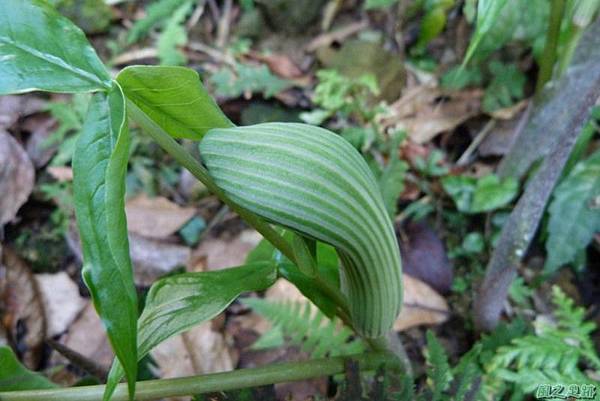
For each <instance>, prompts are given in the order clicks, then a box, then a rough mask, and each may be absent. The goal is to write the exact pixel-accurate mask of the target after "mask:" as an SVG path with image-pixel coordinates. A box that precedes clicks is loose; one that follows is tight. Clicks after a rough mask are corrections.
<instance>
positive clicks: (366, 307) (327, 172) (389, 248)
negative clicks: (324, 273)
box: [200, 123, 402, 337]
mask: <svg viewBox="0 0 600 401" xmlns="http://www.w3.org/2000/svg"><path fill="white" fill-rule="evenodd" d="M200 153H201V156H202V158H203V160H204V162H205V163H206V165H207V168H208V171H209V174H210V175H211V176H212V178H213V179H214V180H215V181H216V183H217V185H218V186H219V187H220V188H222V189H223V190H224V191H225V192H226V193H227V195H228V196H230V197H231V199H233V200H234V201H235V202H236V203H238V204H240V205H241V206H243V207H245V208H246V209H248V210H250V211H252V212H254V213H256V214H258V215H259V216H261V217H263V218H265V219H267V220H268V221H271V222H274V223H277V224H280V225H282V226H285V227H288V228H291V229H292V230H294V231H296V232H297V233H300V234H302V235H304V236H306V237H309V238H313V239H316V240H319V241H323V242H325V243H328V244H330V245H332V246H334V247H335V248H336V251H337V253H338V255H339V256H340V259H341V260H342V280H341V281H342V292H343V293H344V294H345V295H346V296H347V298H348V301H349V305H350V315H351V318H352V321H353V322H354V324H355V327H356V329H357V330H358V331H359V332H360V333H361V334H363V335H365V336H368V337H378V336H380V335H382V334H384V333H386V332H387V331H388V330H389V329H390V328H391V327H392V325H393V323H394V321H395V319H396V316H397V315H398V313H399V311H400V307H401V304H402V272H401V270H402V269H401V264H400V253H399V250H398V243H397V241H396V235H395V233H394V229H393V227H392V223H391V221H390V219H389V216H388V215H387V211H386V209H385V206H384V203H383V199H382V197H381V192H380V190H379V187H378V185H377V182H376V181H375V178H374V177H373V175H372V173H371V171H370V169H369V167H368V165H367V164H366V162H365V161H364V159H363V158H362V157H361V156H360V154H359V153H358V152H357V151H356V149H354V148H353V147H352V145H350V144H349V143H348V142H346V141H345V140H344V139H343V138H341V137H340V136H339V135H336V134H334V133H333V132H330V131H327V130H325V129H323V128H319V127H314V126H309V125H304V124H294V123H287V124H285V123H267V124H258V125H253V126H247V127H239V128H228V129H213V130H211V131H209V132H208V133H207V134H206V136H205V137H204V139H203V140H202V142H201V143H200Z"/></svg>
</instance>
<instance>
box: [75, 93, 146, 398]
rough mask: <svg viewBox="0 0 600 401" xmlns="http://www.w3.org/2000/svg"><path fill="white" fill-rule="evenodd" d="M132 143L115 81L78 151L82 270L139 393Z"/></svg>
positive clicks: (96, 105) (93, 112) (93, 106)
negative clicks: (128, 198) (127, 204)
mask: <svg viewBox="0 0 600 401" xmlns="http://www.w3.org/2000/svg"><path fill="white" fill-rule="evenodd" d="M129 144H130V137H129V131H128V129H127V125H126V109H125V99H124V97H123V93H122V91H121V89H120V87H119V86H118V85H115V86H114V87H113V89H112V90H111V92H109V93H108V94H104V93H98V94H96V95H94V97H93V98H92V101H91V103H90V108H89V110H88V115H87V117H86V121H85V123H84V127H83V130H82V133H81V136H80V138H79V141H78V142H77V147H76V151H75V155H74V157H73V171H74V185H73V188H74V197H75V212H76V216H77V224H78V227H79V232H80V234H81V245H82V250H83V255H84V266H83V269H82V275H83V278H84V281H85V283H86V285H87V287H88V288H89V289H90V293H91V295H92V300H93V302H94V306H95V308H96V310H97V311H98V314H99V315H100V317H101V319H102V322H103V324H104V326H105V328H106V330H107V334H108V338H109V340H110V343H111V345H112V347H113V349H114V351H115V354H116V355H117V357H118V358H119V360H120V361H122V363H123V364H124V366H125V371H126V373H127V379H128V384H129V391H130V395H132V396H133V392H134V390H135V380H136V376H137V357H136V350H137V345H136V339H137V335H136V332H137V330H136V327H137V326H136V321H137V294H136V290H135V285H134V282H133V272H132V267H131V260H130V258H129V243H128V239H127V222H126V219H125V208H124V197H125V174H126V172H127V159H128V154H129ZM104 241H106V242H107V245H108V246H106V244H104Z"/></svg>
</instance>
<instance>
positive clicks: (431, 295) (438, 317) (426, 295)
mask: <svg viewBox="0 0 600 401" xmlns="http://www.w3.org/2000/svg"><path fill="white" fill-rule="evenodd" d="M403 280H404V281H403V282H404V302H403V306H402V311H401V312H400V316H398V318H397V319H396V322H395V324H394V330H396V331H402V330H406V329H408V328H410V327H414V326H420V325H424V324H439V323H443V322H445V321H446V320H447V319H448V316H449V315H450V312H449V309H448V304H447V303H446V300H445V299H444V298H443V297H442V296H441V295H439V294H438V293H437V292H436V291H435V290H434V289H433V288H431V287H430V286H428V285H427V284H425V283H424V282H422V281H421V280H418V279H416V278H414V277H412V276H409V275H408V274H403ZM265 299H268V300H271V301H275V302H277V301H294V302H301V303H305V302H310V301H309V300H308V298H306V297H305V296H304V295H302V294H301V293H300V291H299V290H298V289H297V288H296V287H295V286H294V285H293V284H291V283H290V282H288V281H286V280H284V279H279V280H277V282H276V283H275V284H274V285H273V286H271V288H269V289H268V290H267V292H266V293H265ZM253 315H254V314H250V315H248V316H246V318H247V319H249V321H248V323H251V324H253V325H254V326H255V327H254V328H253V329H254V330H255V331H256V332H257V333H259V334H264V333H265V332H266V331H267V330H268V329H269V327H270V326H269V324H268V323H265V322H263V321H261V319H257V318H256V317H255V316H253ZM240 318H241V317H240ZM239 323H240V324H241V325H244V322H239Z"/></svg>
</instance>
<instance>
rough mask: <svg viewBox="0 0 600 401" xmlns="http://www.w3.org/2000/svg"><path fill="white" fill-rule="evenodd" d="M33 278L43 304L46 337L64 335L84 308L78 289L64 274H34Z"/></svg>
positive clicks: (84, 302)
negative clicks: (46, 326)
mask: <svg viewBox="0 0 600 401" xmlns="http://www.w3.org/2000/svg"><path fill="white" fill-rule="evenodd" d="M35 278H36V280H37V285H38V288H39V290H40V295H41V296H42V301H43V302H44V308H45V311H46V322H47V325H48V328H47V333H48V336H49V337H54V336H57V335H59V334H62V333H64V332H65V331H66V330H67V328H68V327H69V325H70V324H71V323H72V322H73V321H74V320H75V319H76V318H77V316H78V315H79V313H80V312H81V311H82V310H83V308H85V305H86V303H87V302H86V300H85V299H84V298H83V297H82V296H81V295H79V287H78V286H77V284H76V283H75V282H73V280H71V278H70V277H69V275H68V274H67V273H65V272H59V273H56V274H36V275H35Z"/></svg>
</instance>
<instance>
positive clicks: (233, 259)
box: [194, 230, 262, 270]
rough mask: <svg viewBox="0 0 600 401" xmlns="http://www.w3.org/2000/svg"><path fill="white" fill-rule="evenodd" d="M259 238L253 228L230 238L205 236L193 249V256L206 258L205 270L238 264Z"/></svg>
mask: <svg viewBox="0 0 600 401" xmlns="http://www.w3.org/2000/svg"><path fill="white" fill-rule="evenodd" d="M261 239H262V236H261V235H260V234H259V233H258V232H256V231H254V230H244V231H242V232H241V233H240V234H238V235H237V236H235V237H234V238H232V239H223V238H207V239H205V240H204V241H202V242H201V243H200V246H199V247H198V248H197V249H196V250H195V251H194V256H195V257H203V258H205V259H206V269H207V270H219V269H225V268H228V267H233V266H240V265H242V264H244V261H245V260H246V256H248V253H249V252H250V251H251V250H252V249H254V247H255V246H256V245H257V244H258V243H259V242H260V240H261Z"/></svg>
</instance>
